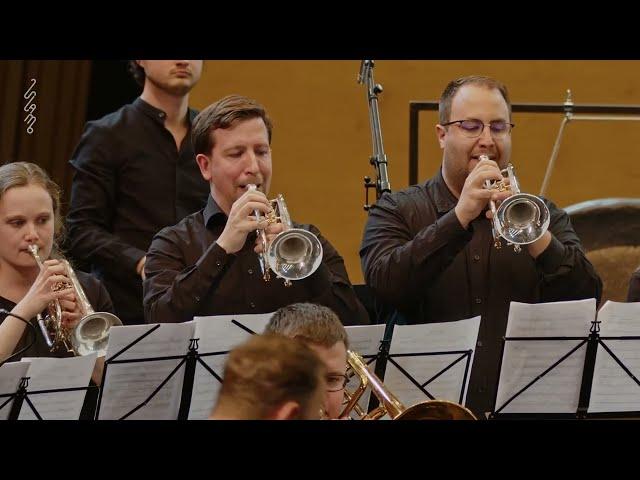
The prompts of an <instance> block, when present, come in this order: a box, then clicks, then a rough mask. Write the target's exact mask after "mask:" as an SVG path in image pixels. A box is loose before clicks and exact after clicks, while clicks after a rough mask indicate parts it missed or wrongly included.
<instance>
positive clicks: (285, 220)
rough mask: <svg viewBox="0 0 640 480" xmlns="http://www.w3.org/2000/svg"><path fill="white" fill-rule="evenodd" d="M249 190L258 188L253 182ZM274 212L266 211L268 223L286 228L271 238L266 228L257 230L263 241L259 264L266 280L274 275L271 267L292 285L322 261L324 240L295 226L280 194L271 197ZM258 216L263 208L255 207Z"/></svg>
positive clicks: (257, 216) (277, 274)
mask: <svg viewBox="0 0 640 480" xmlns="http://www.w3.org/2000/svg"><path fill="white" fill-rule="evenodd" d="M248 188H249V190H256V186H255V185H253V184H250V185H248ZM269 202H270V203H271V212H270V213H268V214H267V215H266V220H267V223H268V224H269V225H271V224H272V223H278V222H280V223H282V225H283V226H284V230H283V231H282V232H280V233H279V234H278V235H276V237H275V238H274V239H273V240H272V241H271V242H269V241H268V240H267V235H266V234H265V231H264V230H256V234H257V235H258V237H259V238H261V241H262V254H260V268H261V269H262V277H263V278H264V281H265V282H268V281H269V280H270V279H271V275H270V273H269V270H273V272H274V273H275V274H276V277H279V278H283V279H284V284H285V285H286V286H287V287H289V286H291V281H292V280H302V279H303V278H307V277H308V276H309V275H311V274H312V273H313V272H315V271H316V270H317V269H318V267H319V266H320V263H321V262H322V244H321V243H320V240H318V237H316V236H315V235H314V234H313V233H311V232H310V231H308V230H304V229H303V228H294V226H293V222H292V221H291V216H290V215H289V209H288V208H287V204H286V202H285V201H284V197H283V196H282V195H281V194H278V196H277V197H276V198H275V199H273V200H269ZM254 214H255V216H256V220H258V221H259V220H260V218H261V216H260V212H259V211H258V210H254Z"/></svg>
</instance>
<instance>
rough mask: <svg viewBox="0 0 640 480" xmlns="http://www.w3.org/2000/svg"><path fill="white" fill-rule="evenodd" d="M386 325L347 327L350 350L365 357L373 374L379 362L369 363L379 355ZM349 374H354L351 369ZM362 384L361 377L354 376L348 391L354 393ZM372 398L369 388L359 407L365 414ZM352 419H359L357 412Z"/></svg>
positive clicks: (352, 415)
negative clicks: (373, 357) (372, 356)
mask: <svg viewBox="0 0 640 480" xmlns="http://www.w3.org/2000/svg"><path fill="white" fill-rule="evenodd" d="M385 327H386V326H385V325H354V326H349V327H345V330H346V331H347V337H348V338H349V350H352V351H354V352H356V353H359V354H360V355H362V356H363V357H364V361H365V363H367V364H368V365H369V368H370V369H371V371H372V372H375V368H376V365H377V360H376V361H374V362H372V363H369V358H367V357H369V356H370V355H377V354H378V352H379V350H380V342H381V341H382V338H383V336H384V330H385ZM348 373H352V372H351V369H349V370H348ZM359 384H360V377H358V376H356V375H354V376H352V377H351V379H350V380H349V383H348V384H347V387H346V388H347V390H348V391H350V392H353V391H354V390H355V389H356V388H358V385H359ZM370 397H371V389H370V388H368V389H367V390H365V392H364V393H363V394H362V397H360V400H358V405H359V406H360V408H361V409H362V411H363V412H366V411H367V409H368V408H369V399H370ZM351 417H352V418H359V415H358V414H357V413H356V412H355V411H352V412H351Z"/></svg>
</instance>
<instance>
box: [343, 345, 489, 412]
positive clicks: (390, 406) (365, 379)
mask: <svg viewBox="0 0 640 480" xmlns="http://www.w3.org/2000/svg"><path fill="white" fill-rule="evenodd" d="M347 362H348V363H349V366H350V367H351V369H352V370H353V372H354V373H355V374H356V375H357V376H358V377H359V378H360V385H359V386H358V388H357V389H356V390H355V391H354V392H353V393H349V392H347V391H346V390H345V396H346V397H347V399H348V401H347V405H346V406H345V408H344V410H343V411H342V413H341V414H340V418H343V417H345V416H346V415H349V414H350V413H351V411H352V410H355V411H356V412H357V413H358V414H359V415H361V417H360V420H378V419H380V418H382V417H384V416H385V415H389V416H390V417H391V419H393V420H477V418H476V416H475V415H474V414H473V413H472V412H471V410H469V409H468V408H466V407H463V406H462V405H459V404H457V403H454V402H450V401H447V400H425V401H424V402H419V403H416V404H415V405H411V406H410V407H406V406H405V405H404V404H403V403H402V402H401V401H400V400H399V399H398V398H397V397H396V396H395V395H394V394H393V393H391V392H390V391H389V389H388V388H387V387H385V385H384V384H383V383H382V382H381V381H380V379H379V378H378V376H377V375H376V374H375V373H373V372H372V371H371V370H370V369H369V367H368V366H367V365H366V364H365V362H364V360H362V357H361V356H360V355H358V354H357V353H355V352H352V351H351V350H348V351H347ZM368 387H371V391H372V392H373V393H374V394H375V396H376V397H378V400H379V401H380V405H379V406H378V407H377V408H375V409H374V410H372V411H371V412H369V413H368V414H362V413H359V412H360V410H359V407H358V405H357V403H358V400H360V397H361V396H362V394H363V393H364V392H365V391H366V389H367V388H368Z"/></svg>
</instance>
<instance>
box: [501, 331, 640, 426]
mask: <svg viewBox="0 0 640 480" xmlns="http://www.w3.org/2000/svg"><path fill="white" fill-rule="evenodd" d="M600 323H601V322H600V321H599V320H597V319H596V320H593V321H592V322H591V327H590V329H589V336H588V337H504V338H503V343H502V353H503V356H504V349H505V346H506V342H508V341H554V340H556V341H557V340H580V343H578V345H576V346H575V347H573V348H572V349H571V350H570V351H569V352H567V353H566V354H565V355H563V356H562V357H560V358H559V359H558V360H557V361H556V362H554V363H553V364H552V365H550V366H549V367H548V368H547V369H545V370H544V371H543V372H542V373H540V374H539V375H538V376H537V377H536V378H534V379H533V380H531V381H530V382H529V383H528V384H527V385H525V386H524V387H523V388H521V389H520V390H519V391H517V392H516V393H515V394H514V395H512V396H511V397H510V398H509V399H508V400H507V401H506V402H505V403H504V404H503V405H501V406H500V408H498V409H495V405H496V402H497V397H498V386H497V385H496V391H495V396H494V411H493V412H491V414H490V415H489V419H494V420H495V419H513V418H518V419H540V418H549V419H584V418H612V417H615V418H626V417H633V416H638V415H640V412H638V411H636V412H602V413H588V409H589V401H590V397H591V387H592V384H593V374H594V369H595V362H596V355H597V350H598V345H601V346H602V347H603V348H604V349H605V351H606V352H607V353H608V354H609V355H610V356H611V357H612V358H613V359H614V360H615V361H616V363H617V364H618V365H619V366H620V367H621V368H622V369H623V370H624V371H625V372H626V373H627V374H628V375H629V376H630V377H631V378H632V379H633V380H634V382H635V383H636V384H637V385H638V386H640V381H639V380H638V379H637V378H636V377H635V376H634V375H633V374H632V373H631V371H630V370H629V368H628V367H627V366H626V365H624V363H623V362H622V361H621V360H620V359H619V358H618V356H616V355H615V354H614V353H613V352H612V351H611V349H610V348H609V346H608V345H607V344H606V343H605V342H604V340H640V337H633V336H627V337H600ZM585 344H586V345H587V351H586V353H585V360H584V368H583V371H582V379H581V384H580V397H579V401H578V408H577V410H576V411H575V412H572V413H502V410H504V408H505V407H506V406H507V405H509V404H510V403H511V402H512V401H514V400H515V399H516V398H517V397H518V396H519V395H521V394H522V393H523V392H525V391H526V390H527V389H529V388H530V387H531V386H532V385H534V384H535V383H536V382H538V381H539V380H540V379H542V378H543V377H544V376H545V375H547V374H548V373H549V372H550V371H551V370H553V369H554V368H555V367H557V366H558V365H560V364H561V363H562V362H563V361H564V360H566V359H567V358H569V357H570V356H571V355H572V354H574V353H575V352H576V351H578V350H579V349H580V348H582V346H584V345H585ZM501 369H502V358H501V359H500V367H499V369H498V371H499V372H500V371H501Z"/></svg>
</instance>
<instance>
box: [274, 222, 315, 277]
mask: <svg viewBox="0 0 640 480" xmlns="http://www.w3.org/2000/svg"><path fill="white" fill-rule="evenodd" d="M267 261H268V262H269V266H270V267H271V269H272V270H273V271H274V272H275V273H276V275H277V276H279V277H281V278H284V279H285V280H302V279H303V278H306V277H308V276H309V275H311V274H312V273H313V272H315V271H316V270H317V268H318V267H319V266H320V263H321V262H322V244H321V243H320V240H318V237H316V236H315V235H314V234H313V233H311V232H309V231H307V230H304V229H301V228H292V229H289V230H285V231H284V232H282V233H280V234H279V235H277V236H276V238H274V240H273V241H272V242H271V244H270V245H269V248H268V250H267Z"/></svg>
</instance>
